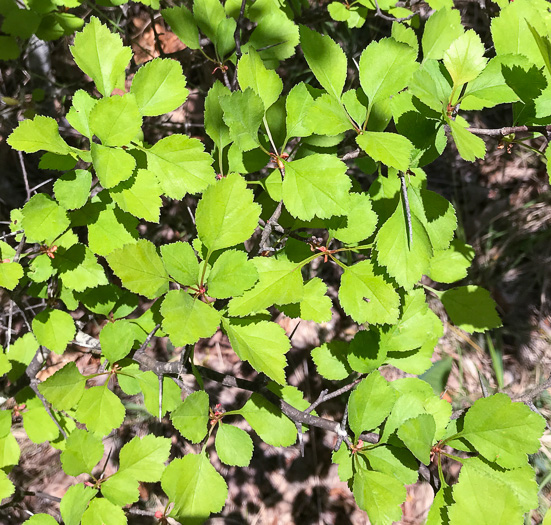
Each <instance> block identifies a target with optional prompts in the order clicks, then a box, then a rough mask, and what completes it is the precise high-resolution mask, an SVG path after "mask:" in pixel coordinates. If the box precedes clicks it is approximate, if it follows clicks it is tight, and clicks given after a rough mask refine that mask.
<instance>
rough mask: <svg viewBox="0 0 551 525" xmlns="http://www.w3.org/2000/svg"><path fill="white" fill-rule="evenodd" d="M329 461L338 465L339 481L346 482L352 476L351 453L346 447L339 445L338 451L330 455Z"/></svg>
mask: <svg viewBox="0 0 551 525" xmlns="http://www.w3.org/2000/svg"><path fill="white" fill-rule="evenodd" d="M331 461H332V462H333V463H336V464H338V466H339V467H338V473H339V479H340V480H341V481H348V480H349V479H350V478H351V477H352V476H353V475H354V470H353V467H352V453H351V452H350V450H349V449H348V447H346V446H344V445H341V447H340V448H339V450H337V451H336V452H333V454H332V455H331Z"/></svg>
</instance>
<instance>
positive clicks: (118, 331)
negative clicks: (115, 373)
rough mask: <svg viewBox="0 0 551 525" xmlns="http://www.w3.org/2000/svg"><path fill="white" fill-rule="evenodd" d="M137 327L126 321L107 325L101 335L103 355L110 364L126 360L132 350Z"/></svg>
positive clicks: (121, 320) (120, 320)
mask: <svg viewBox="0 0 551 525" xmlns="http://www.w3.org/2000/svg"><path fill="white" fill-rule="evenodd" d="M134 327H135V325H133V324H132V323H131V322H130V321H128V320H126V319H119V320H118V321H115V322H114V323H107V324H106V325H105V326H104V327H103V328H102V330H101V332H100V334H99V340H100V343H101V353H102V354H103V355H104V356H105V357H106V358H107V360H108V361H109V362H110V363H116V362H117V361H120V360H121V359H123V358H125V357H126V356H127V355H128V354H129V353H130V350H132V345H133V344H134V339H135V338H136V332H135V330H134Z"/></svg>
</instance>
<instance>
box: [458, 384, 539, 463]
mask: <svg viewBox="0 0 551 525" xmlns="http://www.w3.org/2000/svg"><path fill="white" fill-rule="evenodd" d="M544 428H545V420H544V419H543V418H542V417H541V416H540V415H539V414H536V413H535V412H532V411H531V410H530V409H529V408H528V407H527V406H526V405H524V404H522V403H513V402H511V399H510V398H509V396H507V395H506V394H495V395H493V396H491V397H487V398H482V399H479V400H478V401H476V402H475V403H474V405H473V406H472V407H471V408H470V409H469V411H468V412H467V415H466V416H465V423H464V426H463V430H462V431H461V432H460V434H461V437H463V438H465V439H466V440H467V441H469V442H470V443H471V444H472V445H473V446H474V447H475V448H476V449H477V451H479V452H480V454H482V455H483V456H484V457H485V458H486V459H488V460H490V461H492V462H496V463H497V464H498V465H501V466H502V467H505V468H516V467H520V466H522V465H523V464H525V463H526V454H534V453H535V452H536V451H537V450H538V449H539V446H540V445H539V438H540V437H541V435H542V434H543V430H544Z"/></svg>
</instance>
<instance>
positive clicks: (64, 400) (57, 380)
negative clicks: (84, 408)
mask: <svg viewBox="0 0 551 525" xmlns="http://www.w3.org/2000/svg"><path fill="white" fill-rule="evenodd" d="M85 386H86V378H85V377H84V376H83V375H82V374H81V373H80V372H79V370H78V368H77V367H76V365H75V363H74V362H72V361H71V362H69V363H67V364H66V365H65V366H64V367H63V368H61V369H60V370H58V371H57V372H55V373H54V374H53V375H51V376H50V377H48V379H46V380H45V381H42V382H41V383H40V384H39V385H38V390H39V391H40V393H41V394H42V395H43V396H44V397H45V398H46V400H47V401H48V402H49V403H51V404H52V406H53V407H55V408H56V409H58V410H70V409H71V408H73V407H74V406H76V405H77V404H78V402H79V400H80V398H81V397H82V394H83V393H84V390H85Z"/></svg>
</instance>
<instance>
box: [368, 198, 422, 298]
mask: <svg viewBox="0 0 551 525" xmlns="http://www.w3.org/2000/svg"><path fill="white" fill-rule="evenodd" d="M410 211H411V232H409V225H408V224H407V219H406V214H405V211H404V205H403V203H402V202H401V201H400V202H399V203H398V206H397V208H396V211H395V212H394V213H393V214H392V216H391V217H390V219H388V220H387V221H386V222H385V223H384V224H383V226H382V227H381V228H380V229H379V232H378V233H377V237H376V239H375V242H376V246H377V262H378V263H379V264H382V265H383V266H385V267H386V269H387V271H388V273H389V274H390V275H391V276H392V277H394V279H396V282H397V283H398V284H399V285H401V286H403V287H404V288H406V289H410V288H412V287H413V285H414V284H415V283H416V282H417V281H418V280H419V279H420V278H421V277H422V276H423V274H426V273H427V272H428V270H429V264H430V259H431V257H432V253H433V252H432V247H431V243H430V238H429V236H428V234H427V230H426V229H425V227H424V226H423V223H422V222H421V221H420V220H419V219H418V218H417V217H416V216H415V215H414V213H413V210H410ZM410 234H411V240H412V242H411V245H410V237H409V235H410Z"/></svg>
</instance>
